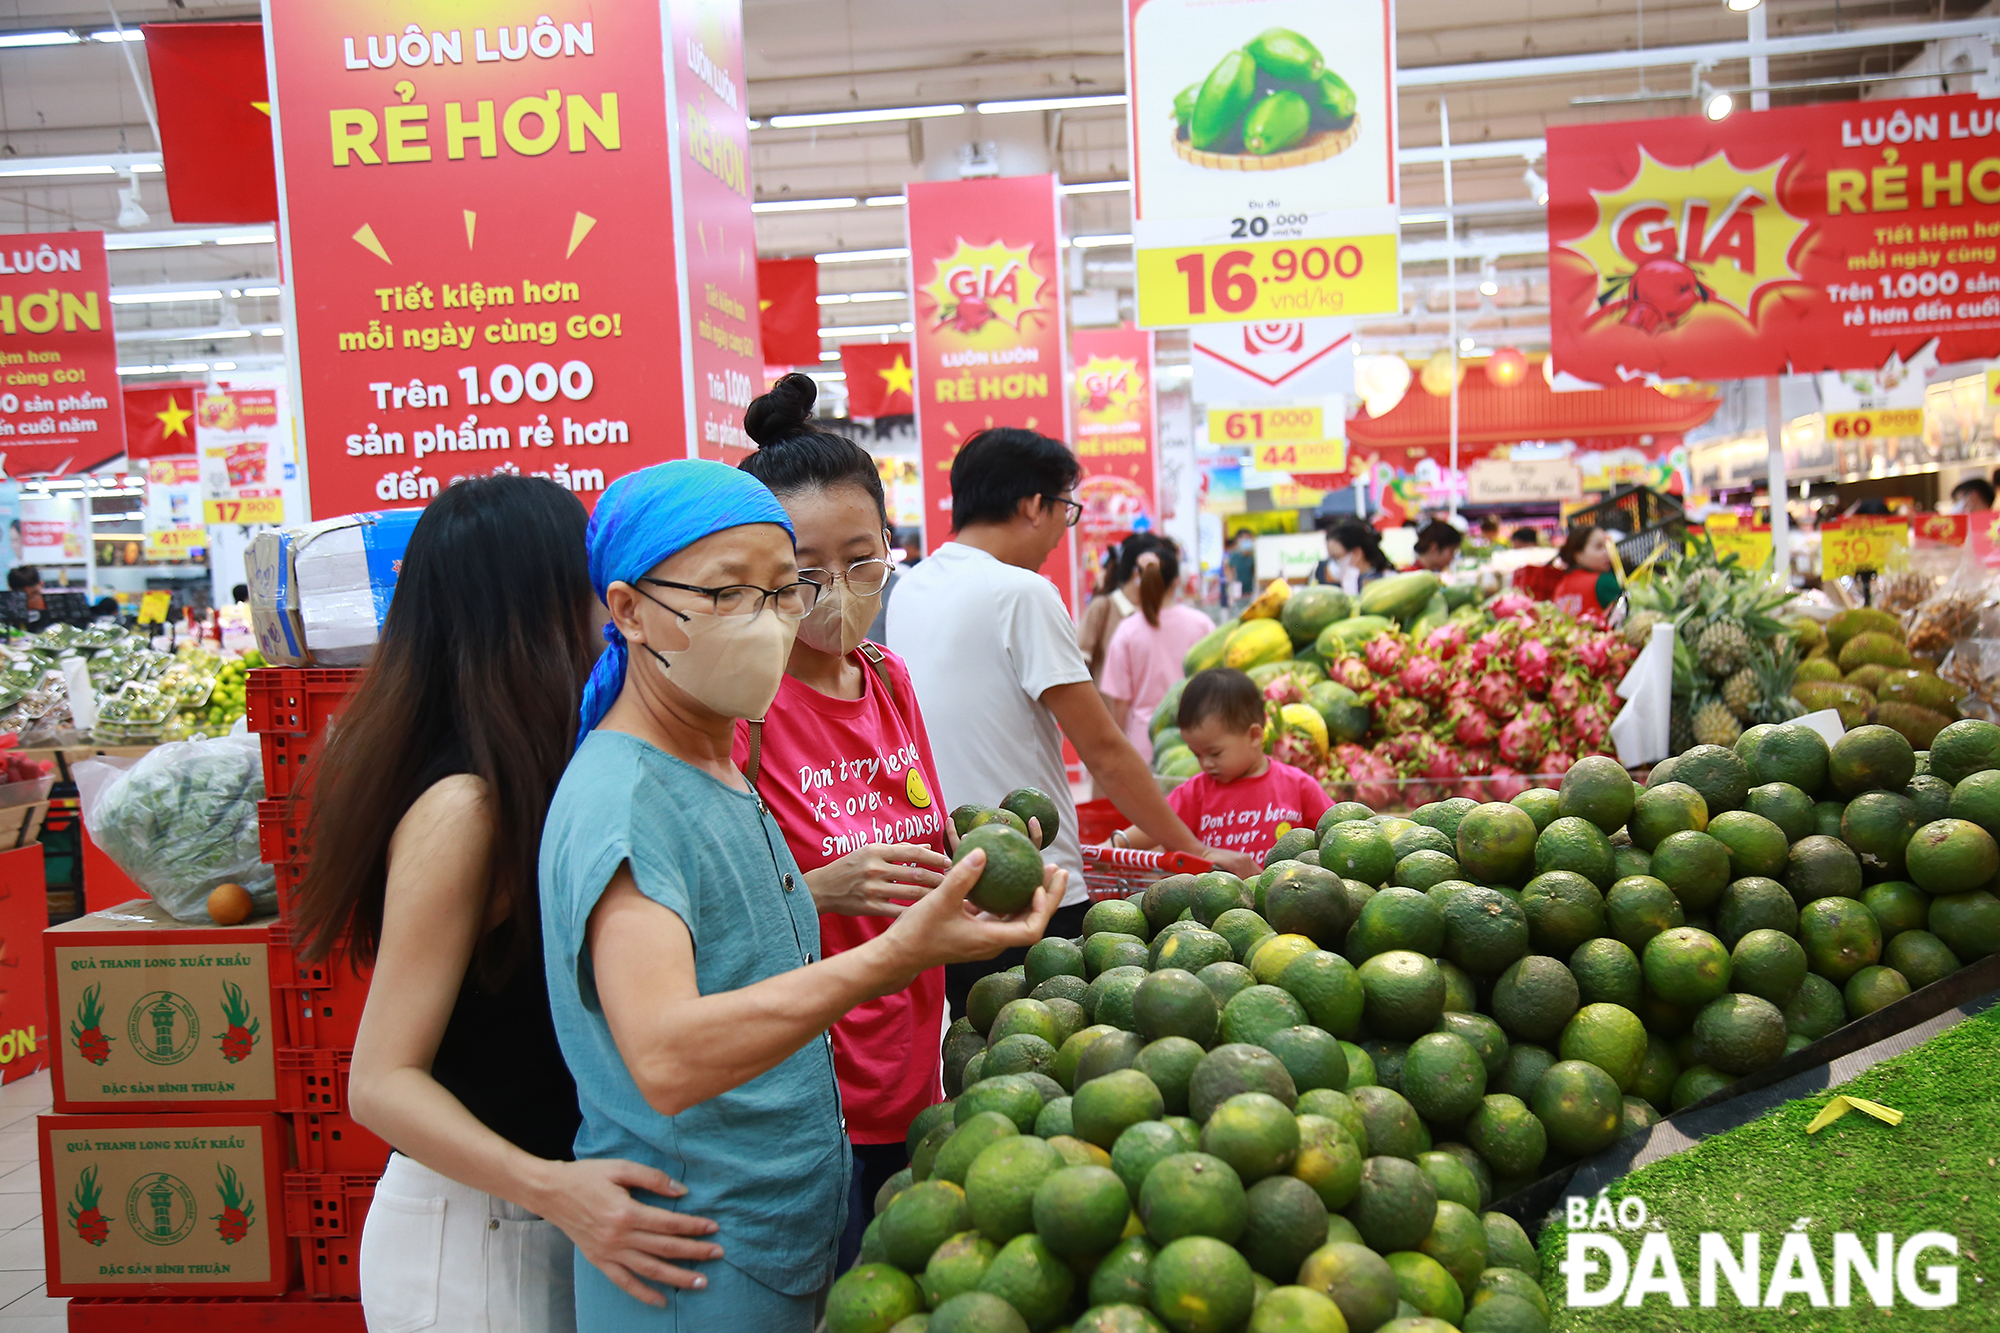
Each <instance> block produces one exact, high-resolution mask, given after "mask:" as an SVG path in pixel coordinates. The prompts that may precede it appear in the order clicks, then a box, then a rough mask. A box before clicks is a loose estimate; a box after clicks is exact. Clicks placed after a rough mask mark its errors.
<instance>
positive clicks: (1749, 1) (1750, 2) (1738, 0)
mask: <svg viewBox="0 0 2000 1333" xmlns="http://www.w3.org/2000/svg"><path fill="white" fill-rule="evenodd" d="M1763 2H1764V0H1728V3H1729V7H1730V8H1731V9H1733V10H1735V11H1736V12H1737V13H1739V14H1745V13H1748V12H1749V11H1751V10H1753V9H1755V8H1756V7H1757V6H1758V5H1760V4H1762V3H1763Z"/></svg>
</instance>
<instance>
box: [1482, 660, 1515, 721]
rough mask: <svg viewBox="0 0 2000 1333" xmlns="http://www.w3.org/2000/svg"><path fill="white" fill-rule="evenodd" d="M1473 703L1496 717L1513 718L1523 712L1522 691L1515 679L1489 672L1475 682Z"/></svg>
mask: <svg viewBox="0 0 2000 1333" xmlns="http://www.w3.org/2000/svg"><path fill="white" fill-rule="evenodd" d="M1472 701H1473V702H1474V703H1476V704H1478V705H1479V706H1480V707H1481V708H1483V709H1485V710H1486V711H1487V713H1489V714H1491V715H1492V716H1494V717H1512V716H1514V714H1516V713H1518V712H1520V711H1521V690H1520V687H1519V686H1518V685H1516V684H1515V682H1514V678H1513V677H1511V676H1509V675H1506V674H1505V673H1503V672H1500V671H1489V672H1487V673H1486V674H1485V675H1483V676H1481V677H1480V678H1479V679H1478V680H1477V681H1475V682H1473V686H1472Z"/></svg>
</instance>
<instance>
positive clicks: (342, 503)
mask: <svg viewBox="0 0 2000 1333" xmlns="http://www.w3.org/2000/svg"><path fill="white" fill-rule="evenodd" d="M266 16H267V17H266V27H267V31H268V37H269V44H270V68H271V81H270V82H271V91H272V94H273V98H274V102H273V111H274V114H275V119H276V127H277V142H278V167H279V180H280V195H281V202H282V205H283V207H282V213H283V219H282V232H283V235H282V238H281V240H282V246H283V253H284V257H285V262H286V265H287V267H288V269H289V272H290V275H291V277H292V289H293V302H292V311H291V319H292V321H293V327H292V329H291V330H290V332H291V334H292V336H291V339H290V347H289V351H290V354H291V356H292V357H293V358H294V364H295V369H294V374H295V376H296V380H297V383H298V385H299V395H300V401H299V413H300V416H301V423H300V424H301V428H302V434H303V436H304V439H305V441H306V465H307V480H308V485H309V491H308V500H309V503H310V508H311V512H312V514H313V515H314V516H315V517H325V516H327V515H331V514H341V513H348V512H352V511H356V510H367V509H380V508H387V507H409V506H416V505H421V504H423V503H425V502H426V501H428V500H430V499H431V498H433V497H435V496H436V495H437V494H438V492H439V490H440V488H441V487H442V486H444V485H448V484H450V483H451V482H452V481H454V480H458V479H461V478H464V477H468V476H478V475H485V474H489V473H493V472H517V473H528V474H534V475H539V476H547V477H551V478H552V479H554V480H556V481H558V482H560V483H561V484H563V485H565V486H567V487H568V488H569V489H570V490H572V491H574V492H576V493H577V494H578V496H579V497H580V498H581V499H582V500H583V501H584V502H585V504H587V505H588V504H591V503H593V502H594V500H595V498H596V496H597V495H598V494H599V493H600V492H601V491H602V490H603V489H604V487H605V486H606V485H607V484H608V483H609V482H611V481H612V480H614V479H615V478H617V477H620V476H623V475H624V474H626V473H628V472H632V471H634V470H636V469H638V468H641V467H644V466H646V465H648V464H650V463H657V462H660V461H663V460H665V459H669V458H680V457H685V456H688V455H689V454H692V453H697V452H699V453H701V454H704V455H707V456H710V457H719V456H721V455H722V454H723V452H724V451H725V449H726V448H727V447H728V446H730V445H731V444H733V443H735V442H736V440H737V438H738V437H739V435H740V430H741V424H740V423H741V412H742V409H743V407H744V406H747V404H748V403H749V399H750V395H751V390H752V386H753V384H754V383H755V380H756V377H757V375H758V374H759V373H760V372H761V364H762V363H761V357H760V356H759V354H758V346H757V342H758V339H757V302H756V278H755V247H754V238H753V237H752V234H751V217H750V205H749V183H748V177H747V165H746V163H747V146H748V136H747V125H746V120H745V116H744V112H743V105H744V92H743V80H742V60H741V43H742V36H741V20H740V11H739V9H738V6H737V4H736V3H735V0H702V2H701V3H696V2H695V0H685V3H684V2H683V0H674V3H672V4H671V5H665V6H661V7H659V8H652V7H644V6H641V7H632V6H626V7H623V8H620V7H616V6H613V7H610V8H608V9H605V10H602V11H597V12H594V13H593V14H592V15H591V17H590V18H588V19H583V18H571V19H564V20H563V21H562V22H560V23H556V22H551V21H550V20H549V19H548V18H546V17H543V15H542V10H541V9H539V8H537V7H536V6H533V5H529V4H526V3H517V2H516V0H499V2H498V3H495V4H491V5H486V6H481V7H479V8H478V12H477V13H476V14H473V13H472V12H471V11H468V10H466V9H465V7H464V6H462V5H454V4H446V3H443V0H411V3H408V4H403V5H398V6H391V5H389V4H387V3H384V2H383V0H356V2H355V3H349V4H344V5H339V6H327V5H318V4H309V3H306V2H305V0H270V3H269V4H268V5H267V6H266ZM468 18H470V19H471V23H468ZM475 23H476V24H477V26H473V24H475ZM669 70H671V71H672V79H671V82H670V81H669V79H668V75H667V71H669ZM107 328H108V325H107ZM663 372H664V373H663Z"/></svg>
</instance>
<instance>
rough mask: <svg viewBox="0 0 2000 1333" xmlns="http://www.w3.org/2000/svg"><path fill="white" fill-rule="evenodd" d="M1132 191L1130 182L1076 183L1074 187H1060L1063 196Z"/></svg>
mask: <svg viewBox="0 0 2000 1333" xmlns="http://www.w3.org/2000/svg"><path fill="white" fill-rule="evenodd" d="M1131 189H1132V182H1131V181H1078V182H1077V183H1076V184H1074V185H1065V186H1063V187H1062V192H1063V193H1064V194H1127V193H1129V192H1130V191H1131Z"/></svg>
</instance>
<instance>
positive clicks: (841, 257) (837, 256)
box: [813, 245, 910, 264]
mask: <svg viewBox="0 0 2000 1333" xmlns="http://www.w3.org/2000/svg"><path fill="white" fill-rule="evenodd" d="M909 257H910V247H909V246H907V245H894V246H889V247H887V248H886V249H881V250H826V251H822V252H821V253H819V254H816V255H814V256H813V258H814V259H815V260H816V261H818V262H819V263H822V264H867V263H873V262H875V261H878V260H888V259H908V258H909Z"/></svg>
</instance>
